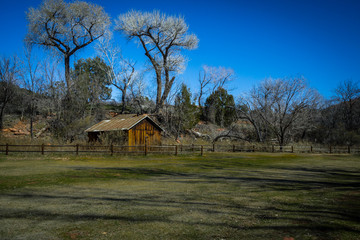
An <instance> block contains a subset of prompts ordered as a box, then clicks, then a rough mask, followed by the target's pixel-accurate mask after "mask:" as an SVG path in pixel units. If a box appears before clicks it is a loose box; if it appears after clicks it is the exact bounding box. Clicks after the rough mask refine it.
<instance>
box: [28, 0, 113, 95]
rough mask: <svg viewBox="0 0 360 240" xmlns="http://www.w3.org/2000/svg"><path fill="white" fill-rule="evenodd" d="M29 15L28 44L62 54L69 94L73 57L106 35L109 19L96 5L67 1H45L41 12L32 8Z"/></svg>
mask: <svg viewBox="0 0 360 240" xmlns="http://www.w3.org/2000/svg"><path fill="white" fill-rule="evenodd" d="M26 15H27V20H28V23H29V24H28V33H27V36H26V38H25V40H26V42H27V43H29V44H37V45H41V46H44V47H45V48H49V49H52V50H55V49H56V50H57V51H58V52H59V53H61V55H62V56H63V57H64V63H65V80H66V85H67V91H68V93H69V92H70V87H71V86H70V84H71V82H70V57H71V56H72V55H73V54H74V53H75V52H77V51H78V50H80V49H82V48H84V47H86V46H87V45H89V44H90V43H92V42H93V41H95V40H97V39H99V38H101V37H103V36H104V35H105V34H106V32H107V30H108V26H109V24H110V19H109V16H108V15H107V14H106V13H105V12H104V10H103V8H102V7H100V6H97V5H95V4H89V3H87V2H80V1H78V2H73V3H66V2H64V1H63V0H45V1H44V2H43V3H42V4H41V5H40V7H39V8H37V9H35V8H30V9H29V11H28V12H27V14H26Z"/></svg>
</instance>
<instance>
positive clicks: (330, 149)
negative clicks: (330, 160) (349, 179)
mask: <svg viewBox="0 0 360 240" xmlns="http://www.w3.org/2000/svg"><path fill="white" fill-rule="evenodd" d="M331 153H332V149H331V146H330V154H331Z"/></svg>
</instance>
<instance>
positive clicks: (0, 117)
mask: <svg viewBox="0 0 360 240" xmlns="http://www.w3.org/2000/svg"><path fill="white" fill-rule="evenodd" d="M4 110H5V103H3V104H2V106H1V109H0V131H1V130H2V129H3V117H4Z"/></svg>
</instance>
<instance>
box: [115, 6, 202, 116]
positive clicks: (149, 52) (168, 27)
mask: <svg viewBox="0 0 360 240" xmlns="http://www.w3.org/2000/svg"><path fill="white" fill-rule="evenodd" d="M115 30H117V31H120V32H122V33H123V34H125V35H126V36H127V37H128V39H135V40H137V42H138V43H139V44H140V45H141V46H142V47H143V48H144V50H145V55H146V56H147V57H148V59H149V60H150V63H151V65H152V68H153V69H154V71H155V75H156V83H157V93H156V108H155V112H158V110H159V109H160V108H161V107H162V106H163V104H164V101H165V100H166V98H167V97H168V94H169V92H170V90H171V87H172V86H173V84H174V81H175V77H176V73H179V72H181V71H183V70H184V69H185V58H184V56H183V55H182V54H181V51H182V49H189V50H191V49H195V48H197V45H198V38H197V37H196V36H195V35H194V34H188V25H187V24H186V23H185V20H184V18H183V17H173V16H166V15H165V14H160V12H158V11H154V12H140V11H130V12H128V13H126V14H122V15H120V16H119V18H118V20H117V21H116V27H115Z"/></svg>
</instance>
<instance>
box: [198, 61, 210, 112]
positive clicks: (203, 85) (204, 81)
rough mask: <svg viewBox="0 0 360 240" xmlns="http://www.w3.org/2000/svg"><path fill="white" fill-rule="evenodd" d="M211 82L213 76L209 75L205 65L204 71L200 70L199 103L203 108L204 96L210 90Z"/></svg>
mask: <svg viewBox="0 0 360 240" xmlns="http://www.w3.org/2000/svg"><path fill="white" fill-rule="evenodd" d="M210 83H211V78H209V77H208V76H207V72H206V71H205V69H204V67H203V69H202V71H200V72H199V85H200V89H199V94H198V96H197V97H198V105H199V107H200V108H202V97H203V95H205V94H206V93H207V92H208V89H207V87H208V86H209V84H210Z"/></svg>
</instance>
